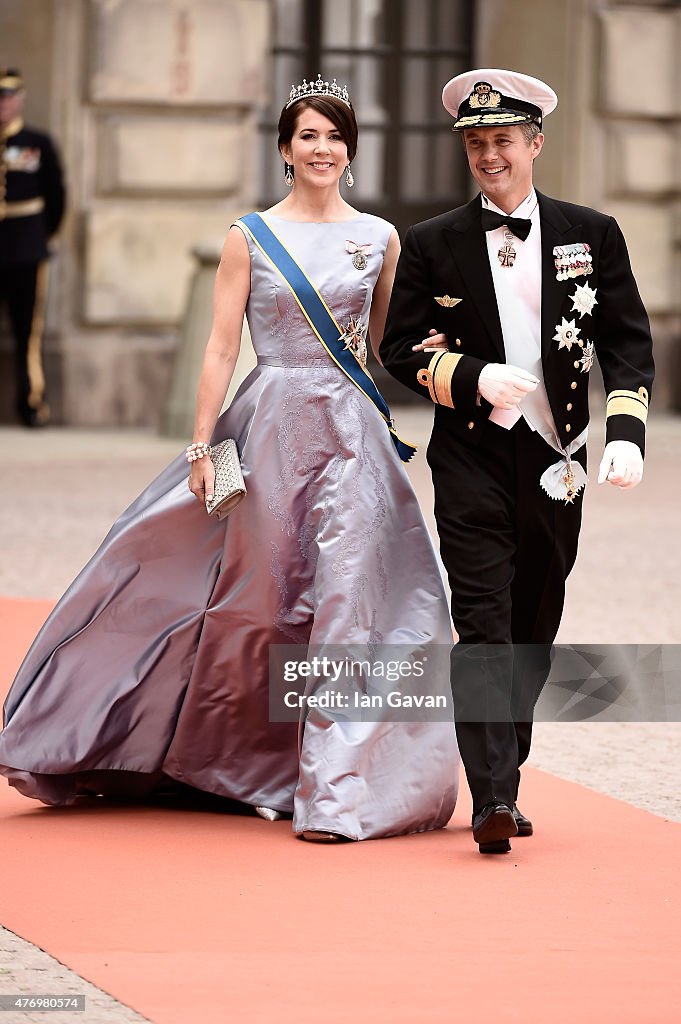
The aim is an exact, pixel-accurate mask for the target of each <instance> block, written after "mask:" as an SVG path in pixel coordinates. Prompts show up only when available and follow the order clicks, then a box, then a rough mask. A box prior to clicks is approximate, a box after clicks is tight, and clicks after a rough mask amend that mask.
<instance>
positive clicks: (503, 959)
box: [0, 599, 681, 1024]
mask: <svg viewBox="0 0 681 1024" xmlns="http://www.w3.org/2000/svg"><path fill="white" fill-rule="evenodd" d="M48 609H49V604H48V603H46V602H28V601H10V600H7V599H5V600H0V617H1V621H2V644H1V655H0V657H1V658H2V662H1V665H0V672H1V676H0V678H2V680H3V681H4V682H8V681H9V679H10V676H11V674H12V672H13V671H14V669H15V668H16V666H17V664H18V662H19V660H20V659H21V656H22V654H23V652H24V650H25V648H26V646H27V643H28V641H29V640H30V639H31V637H32V636H33V634H34V633H35V630H36V628H37V626H38V625H39V623H40V621H41V620H42V618H43V617H44V615H45V612H46V611H47V610H48ZM566 728H569V726H566ZM595 756H597V752H595ZM523 809H524V810H526V812H527V813H528V814H530V816H531V817H532V818H533V819H534V820H535V824H536V827H537V834H536V835H535V836H534V837H532V838H531V839H522V840H515V841H514V844H513V853H512V854H510V855H509V856H506V857H491V858H490V857H487V858H485V857H481V856H480V855H479V854H478V853H477V852H476V847H475V846H474V844H473V842H472V839H471V836H470V832H469V830H468V829H467V828H466V825H467V822H468V821H469V820H470V805H469V803H468V800H467V799H462V801H461V804H460V806H459V808H457V812H456V815H455V818H454V821H453V822H452V824H451V825H450V827H449V828H448V829H446V830H444V831H442V832H439V833H434V834H429V835H425V836H412V837H406V838H403V839H392V840H384V841H380V842H368V843H360V844H348V845H343V846H340V847H334V848H320V847H317V846H312V845H306V844H304V843H302V842H300V841H296V840H295V839H293V838H292V836H291V833H290V823H287V822H277V823H274V824H270V823H268V822H265V821H260V820H259V819H254V818H247V817H234V816H228V815H223V814H218V813H212V812H209V811H188V810H166V809H157V808H151V807H149V808H144V807H139V808H130V807H125V808H124V807H116V806H99V805H97V806H95V807H89V808H75V809H65V810H52V809H49V808H43V807H42V806H41V805H40V804H36V803H33V802H32V801H28V800H26V799H24V798H22V797H20V796H19V795H17V794H16V793H15V792H14V791H13V790H10V789H9V787H7V786H5V785H2V784H1V783H0V817H1V819H2V820H1V828H2V836H3V876H4V883H5V884H4V885H3V887H2V889H3V891H2V897H1V900H2V910H1V912H0V920H1V921H2V923H3V924H4V925H6V926H7V927H8V928H10V929H12V930H13V931H15V932H17V933H18V934H19V935H22V936H24V937H25V938H27V939H29V940H30V941H31V942H34V943H36V944H37V945H39V946H41V947H42V948H44V949H47V950H48V951H49V952H50V953H52V954H54V955H55V956H56V957H58V959H59V960H61V961H63V962H64V963H66V964H68V965H69V966H70V967H72V968H73V969H74V970H76V971H77V972H79V973H80V974H82V975H83V976H85V977H86V978H88V979H90V980H91V981H93V982H94V983H95V984H97V985H99V986H101V987H102V988H104V989H106V990H107V991H108V992H111V993H112V994H113V995H114V996H116V997H117V998H118V999H120V1000H122V1001H123V1002H125V1003H127V1004H128V1005H130V1006H133V1007H135V1009H137V1010H138V1011H139V1012H140V1013H142V1014H144V1015H146V1016H147V1017H149V1018H150V1019H151V1020H152V1021H155V1022H158V1024H186V1022H197V1024H213V1022H224V1021H231V1020H234V1021H244V1022H247V1024H260V1022H263V1024H264V1022H268V1024H271V1022H273V1021H274V1022H276V1024H287V1022H291V1024H293V1022H295V1024H308V1022H310V1024H311V1022H321V1021H323V1022H325V1024H341V1022H342V1024H347V1022H348V1021H357V1022H359V1024H365V1022H386V1024H387V1022H391V1024H395V1022H398V1024H402V1022H404V1024H421V1022H424V1024H425V1022H431V1021H461V1022H469V1021H470V1022H473V1021H475V1022H483V1024H487V1022H490V1024H491V1022H495V1024H496V1022H505V1021H514V1022H515V1021H518V1022H521V1021H522V1022H523V1024H591V1022H594V1024H596V1022H598V1024H610V1022H612V1024H672V1022H674V1024H676V1021H678V1020H679V1019H680V1017H681V983H680V982H679V977H678V975H679V972H678V959H679V953H680V952H681V942H680V939H679V935H680V931H681V929H680V927H679V926H680V924H681V917H680V915H679V896H678V893H677V891H676V890H677V884H676V879H677V874H678V863H679V859H680V858H681V828H680V827H679V825H677V824H672V823H669V822H666V821H664V820H662V819H660V818H656V817H654V816H653V815H650V814H648V813H646V812H645V811H640V810H637V809H635V808H632V807H629V806H628V805H626V804H623V803H621V802H619V801H616V800H612V799H609V798H608V797H604V796H600V795H598V794H596V793H592V792H590V791H588V790H586V789H583V788H581V787H579V786H576V785H573V784H571V783H567V782H562V781H560V780H557V779H555V778H553V777H551V776H549V775H545V774H542V773H540V772H537V771H528V772H527V776H526V782H525V785H524V791H523ZM83 1016H84V1022H83V1024H86V1022H87V1021H88V1015H87V1009H86V1012H85V1014H84V1015H83ZM74 1019H75V1018H74Z"/></svg>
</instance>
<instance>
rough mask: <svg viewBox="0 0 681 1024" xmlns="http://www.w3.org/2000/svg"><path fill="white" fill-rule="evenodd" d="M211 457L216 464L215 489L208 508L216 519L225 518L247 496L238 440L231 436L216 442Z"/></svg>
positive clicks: (208, 502)
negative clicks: (218, 442)
mask: <svg viewBox="0 0 681 1024" xmlns="http://www.w3.org/2000/svg"><path fill="white" fill-rule="evenodd" d="M210 459H211V462H212V463H213V465H214V466H215V490H214V492H213V500H212V501H207V502H206V510H207V512H208V515H211V516H215V518H216V519H224V518H225V517H226V516H228V515H229V513H230V512H231V511H232V510H233V509H235V508H236V507H237V505H238V504H239V502H240V501H241V500H242V499H243V498H245V497H246V485H245V483H244V478H243V475H242V473H241V463H240V462H239V452H238V451H237V447H236V441H234V440H233V439H232V438H231V437H230V438H228V439H227V440H226V441H221V442H220V444H214V445H213V446H212V448H211V450H210Z"/></svg>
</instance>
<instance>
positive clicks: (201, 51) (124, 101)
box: [0, 0, 270, 426]
mask: <svg viewBox="0 0 681 1024" xmlns="http://www.w3.org/2000/svg"><path fill="white" fill-rule="evenodd" d="M6 9H7V13H5V10H6ZM57 13H58V17H57ZM36 20H37V24H38V25H39V28H38V27H37V24H36ZM2 28H4V29H6V33H5V35H4V36H2V38H3V43H2V49H3V56H5V57H6V59H8V60H9V59H10V57H11V59H12V62H13V63H16V64H18V65H20V66H21V67H22V68H23V69H24V71H25V73H26V78H27V81H28V85H29V90H30V95H33V92H34V88H33V87H34V86H35V92H36V93H37V94H38V96H39V97H40V98H41V100H40V103H32V104H29V106H28V108H27V120H28V119H32V121H33V123H34V124H36V125H37V126H43V127H45V128H47V129H48V130H49V131H50V132H51V133H52V134H53V135H54V136H55V138H56V139H57V141H58V142H59V144H60V148H61V150H62V154H63V157H64V162H65V165H66V169H67V174H68V182H69V193H70V206H69V216H68V219H67V224H66V226H65V229H64V231H63V232H62V237H61V240H60V251H59V256H58V259H57V260H55V261H54V266H53V273H52V283H51V295H50V306H49V324H50V331H49V336H48V339H47V349H48V352H47V364H48V372H49V378H50V400H51V404H52V406H53V409H55V411H56V413H57V418H62V419H63V420H64V421H65V422H68V423H72V424H79V425H107V426H113V425H138V424H150V425H156V424H158V422H159V420H160V417H161V413H162V409H163V405H164V403H165V399H166V394H167V388H168V378H169V371H170V365H171V360H172V354H173V351H174V347H175V343H176V329H177V325H178V322H179V321H180V320H181V318H182V314H183V310H184V306H185V301H186V292H187V287H188V283H189V280H190V277H191V274H192V271H193V263H192V257H191V250H192V248H193V247H194V246H195V245H197V244H209V245H213V246H215V245H216V244H218V245H219V244H221V242H222V240H223V239H224V236H225V234H226V232H227V230H228V227H229V224H230V223H231V221H232V220H233V219H234V217H235V216H238V215H239V214H241V213H243V212H244V210H245V209H247V208H251V207H252V204H253V202H254V198H255V197H254V195H253V191H252V189H253V184H252V183H253V181H254V178H255V175H254V172H253V158H254V153H255V124H256V118H257V111H258V110H259V108H260V107H261V106H262V104H263V103H264V101H265V96H266V89H267V76H268V60H267V55H268V51H269V45H270V27H269V4H268V2H267V0H31V3H30V4H27V3H19V2H12V0H10V2H9V3H5V4H3V15H2V20H1V21H0V29H2ZM10 51H11V53H10ZM46 69H47V70H46ZM46 97H48V98H49V100H48V101H46Z"/></svg>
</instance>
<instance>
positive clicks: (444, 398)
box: [433, 352, 461, 409]
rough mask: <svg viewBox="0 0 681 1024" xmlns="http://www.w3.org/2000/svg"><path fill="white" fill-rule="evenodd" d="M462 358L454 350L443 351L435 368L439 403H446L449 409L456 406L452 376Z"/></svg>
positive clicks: (434, 383)
mask: <svg viewBox="0 0 681 1024" xmlns="http://www.w3.org/2000/svg"><path fill="white" fill-rule="evenodd" d="M460 359H461V356H460V355H455V353H453V352H443V353H442V355H441V356H440V358H439V359H438V361H437V363H436V365H435V367H434V368H433V385H434V387H435V394H436V395H437V397H438V404H439V405H446V406H447V407H448V408H449V409H453V408H454V400H453V397H452V390H453V389H452V377H453V376H454V371H455V370H456V368H457V366H458V365H459V360H460Z"/></svg>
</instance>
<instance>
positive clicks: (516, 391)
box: [478, 363, 539, 409]
mask: <svg viewBox="0 0 681 1024" xmlns="http://www.w3.org/2000/svg"><path fill="white" fill-rule="evenodd" d="M538 383H539V381H538V380H537V378H536V377H535V376H534V374H533V373H528V372H527V370H521V368H520V367H519V366H510V365H509V364H508V363H488V364H487V366H485V367H484V368H483V369H482V371H481V373H480V377H479V378H478V391H479V392H480V394H481V395H482V397H483V398H485V399H486V400H487V401H488V402H489V403H490V404H491V405H493V406H495V407H496V408H497V409H513V408H514V406H516V405H518V403H519V402H520V401H522V399H523V398H524V397H525V395H527V394H529V392H530V391H534V389H535V388H536V386H537V384H538Z"/></svg>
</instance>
